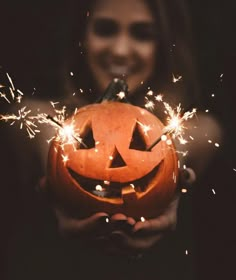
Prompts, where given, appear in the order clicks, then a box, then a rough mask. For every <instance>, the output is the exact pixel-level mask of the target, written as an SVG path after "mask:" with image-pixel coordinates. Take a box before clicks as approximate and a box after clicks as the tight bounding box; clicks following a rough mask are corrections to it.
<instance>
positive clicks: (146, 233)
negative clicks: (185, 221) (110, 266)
mask: <svg viewBox="0 0 236 280" xmlns="http://www.w3.org/2000/svg"><path fill="white" fill-rule="evenodd" d="M178 202H179V196H176V197H175V198H174V199H173V200H172V201H171V203H170V204H169V205H168V207H167V208H166V210H165V211H164V212H163V213H162V214H161V215H160V216H157V217H156V218H152V219H148V220H144V221H141V220H140V221H134V220H133V219H132V218H129V217H125V216H124V215H123V217H122V218H123V221H125V218H126V223H127V225H129V227H126V228H125V227H124V226H123V227H121V228H120V229H115V230H113V231H112V232H111V234H110V239H111V241H112V242H113V245H114V246H115V247H116V248H117V250H119V251H121V250H122V251H123V252H124V253H125V252H126V253H127V254H137V253H142V252H145V251H147V250H148V249H151V248H152V247H154V246H155V245H156V244H157V243H158V242H159V241H160V240H161V239H162V238H163V237H164V236H165V235H166V234H167V233H168V232H172V231H174V230H175V228H176V224H177V207H178ZM121 215H122V214H116V215H114V216H112V217H111V219H110V220H111V223H113V224H115V223H119V221H121V219H120V218H121ZM119 216H120V217H119ZM123 224H124V223H123Z"/></svg>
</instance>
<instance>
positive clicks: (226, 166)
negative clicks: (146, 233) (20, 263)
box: [0, 0, 236, 280]
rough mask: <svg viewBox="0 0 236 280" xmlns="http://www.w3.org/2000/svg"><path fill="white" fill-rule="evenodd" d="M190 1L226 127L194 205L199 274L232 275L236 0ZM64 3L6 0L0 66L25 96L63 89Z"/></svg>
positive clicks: (213, 101)
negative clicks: (213, 192)
mask: <svg viewBox="0 0 236 280" xmlns="http://www.w3.org/2000/svg"><path fill="white" fill-rule="evenodd" d="M188 3H189V7H190V10H189V12H190V17H191V18H192V22H193V33H194V36H195V51H196V60H197V62H198V65H199V73H200V78H201V87H202V92H203V94H204V95H205V97H206V103H207V105H208V106H209V108H210V110H211V111H212V112H213V113H214V114H215V116H216V117H217V118H218V119H219V121H220V122H221V124H222V126H223V128H224V131H225V136H224V141H223V145H222V146H221V147H220V149H219V152H218V154H217V160H216V166H214V168H213V169H210V170H209V172H210V176H209V179H208V181H207V183H206V185H205V186H204V188H203V187H202V188H200V189H199V191H198V192H197V194H196V198H195V202H194V204H195V214H194V215H195V219H196V222H195V227H196V235H197V244H198V246H199V251H200V260H199V261H198V262H199V264H200V268H199V269H200V271H201V278H200V279H201V280H202V279H223V278H225V279H229V275H230V274H232V273H234V270H235V268H234V263H235V250H236V246H235V243H236V230H235V210H236V207H235V204H236V184H235V182H236V172H235V171H234V170H233V169H236V159H235V156H236V149H235V148H234V145H235V143H236V136H235V129H236V127H235V120H236V113H235V111H236V109H235V101H234V100H235V97H234V95H235V94H236V86H235V77H236V70H235V65H236V35H235V28H236V20H235V17H236V16H235V11H236V4H235V3H236V2H235V1H234V0H226V1H223V0H221V1H213V0H205V1H203V0H200V1H188ZM64 5H65V2H63V1H55V3H54V1H30V2H27V1H18V2H16V3H14V2H13V1H7V2H6V3H1V6H0V66H2V72H3V71H7V72H8V73H9V74H10V75H11V77H12V78H13V79H14V82H15V84H17V87H18V88H20V89H22V91H24V93H25V94H31V93H32V92H33V89H34V88H36V94H37V95H38V96H41V97H45V96H46V95H47V94H49V95H50V96H54V95H55V96H56V94H57V93H60V91H61V88H60V87H61V83H60V82H61V81H60V78H59V77H60V75H59V74H60V63H61V57H62V56H63V50H64V47H65V45H64V43H63V38H62V33H61V32H60V30H61V28H63V24H64V21H65V20H66V18H65V14H64ZM221 74H223V78H222V79H220V75H221ZM212 93H214V94H215V98H212V97H211V94H212ZM0 101H1V100H0ZM1 102H2V101H1ZM0 108H1V106H0ZM1 137H2V135H1ZM212 188H214V189H215V191H216V195H213V194H212V191H211V189H212ZM1 197H4V190H2V194H1ZM6 219H7V218H6V217H5V218H4V219H3V221H4V220H6ZM3 227H4V225H3ZM6 232H7V231H6ZM4 238H7V237H6V236H5V237H4ZM3 242H5V240H3ZM234 277H235V276H233V275H232V278H231V279H234Z"/></svg>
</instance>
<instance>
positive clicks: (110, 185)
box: [67, 162, 163, 198]
mask: <svg viewBox="0 0 236 280" xmlns="http://www.w3.org/2000/svg"><path fill="white" fill-rule="evenodd" d="M162 163H163V162H161V163H160V164H159V165H158V166H156V167H155V168H154V169H153V170H152V171H151V172H149V173H148V174H147V175H145V176H144V177H142V178H140V179H137V180H135V181H131V182H125V183H119V182H107V181H102V180H97V179H91V178H87V177H84V176H81V175H80V174H77V173H76V172H75V171H73V170H72V169H71V168H67V169H68V171H69V173H70V175H71V176H72V178H73V179H74V180H75V181H76V182H77V183H78V184H79V186H80V187H82V188H83V189H84V190H85V191H87V192H89V193H91V194H93V195H96V196H99V197H106V198H121V197H122V189H123V188H125V187H127V186H133V188H134V190H135V192H138V193H141V192H145V191H146V189H147V187H148V186H149V184H150V182H151V181H152V179H153V177H154V176H155V175H156V173H157V172H158V169H159V168H160V167H161V165H162ZM98 186H99V188H98Z"/></svg>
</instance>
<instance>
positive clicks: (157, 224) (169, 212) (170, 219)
mask: <svg viewBox="0 0 236 280" xmlns="http://www.w3.org/2000/svg"><path fill="white" fill-rule="evenodd" d="M178 204H179V196H175V197H174V199H173V200H172V201H171V203H170V204H169V206H168V207H167V208H166V210H165V211H164V212H163V213H162V214H161V215H160V216H158V217H156V218H153V219H149V220H144V221H139V222H137V223H136V224H135V225H134V228H133V232H134V233H138V234H150V233H154V232H162V231H173V230H174V229H175V228H176V223H177V207H178Z"/></svg>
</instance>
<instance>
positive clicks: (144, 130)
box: [137, 121, 151, 135]
mask: <svg viewBox="0 0 236 280" xmlns="http://www.w3.org/2000/svg"><path fill="white" fill-rule="evenodd" d="M137 123H138V124H139V125H140V126H141V127H142V129H143V132H144V134H145V135H147V133H148V131H149V130H151V127H150V125H145V124H142V123H141V122H139V121H137Z"/></svg>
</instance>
